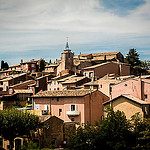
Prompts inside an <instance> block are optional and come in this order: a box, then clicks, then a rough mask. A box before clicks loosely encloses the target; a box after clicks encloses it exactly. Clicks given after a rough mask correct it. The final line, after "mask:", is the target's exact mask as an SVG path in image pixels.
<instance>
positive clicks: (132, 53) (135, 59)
mask: <svg viewBox="0 0 150 150" xmlns="http://www.w3.org/2000/svg"><path fill="white" fill-rule="evenodd" d="M126 60H127V61H128V63H129V64H130V65H131V66H132V67H134V66H138V65H140V64H141V62H140V59H139V54H138V53H137V52H136V49H134V48H133V49H130V50H129V53H128V54H127V56H126Z"/></svg>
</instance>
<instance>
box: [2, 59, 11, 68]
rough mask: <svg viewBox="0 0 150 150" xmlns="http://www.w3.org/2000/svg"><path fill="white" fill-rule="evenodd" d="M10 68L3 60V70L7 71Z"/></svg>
mask: <svg viewBox="0 0 150 150" xmlns="http://www.w3.org/2000/svg"><path fill="white" fill-rule="evenodd" d="M8 68H9V66H8V63H7V62H4V61H3V60H2V61H1V69H4V70H7V69H8Z"/></svg>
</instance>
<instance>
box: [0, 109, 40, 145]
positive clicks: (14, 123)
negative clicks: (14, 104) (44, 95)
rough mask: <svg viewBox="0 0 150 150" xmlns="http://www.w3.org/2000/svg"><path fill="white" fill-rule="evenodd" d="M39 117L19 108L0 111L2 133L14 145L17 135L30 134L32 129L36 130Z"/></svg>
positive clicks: (0, 132) (0, 131)
mask: <svg viewBox="0 0 150 150" xmlns="http://www.w3.org/2000/svg"><path fill="white" fill-rule="evenodd" d="M38 124H39V118H38V117H37V116H35V115H32V114H30V113H28V112H24V111H19V110H17V109H6V110H3V111H0V134H1V135H2V136H3V137H4V138H5V139H6V140H9V142H10V145H12V146H13V140H14V138H15V137H16V136H23V135H27V136H28V137H29V136H30V130H36V129H37V126H38Z"/></svg>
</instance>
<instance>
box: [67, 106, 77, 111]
mask: <svg viewBox="0 0 150 150" xmlns="http://www.w3.org/2000/svg"><path fill="white" fill-rule="evenodd" d="M69 107H70V108H69V110H70V111H77V105H70V106H69Z"/></svg>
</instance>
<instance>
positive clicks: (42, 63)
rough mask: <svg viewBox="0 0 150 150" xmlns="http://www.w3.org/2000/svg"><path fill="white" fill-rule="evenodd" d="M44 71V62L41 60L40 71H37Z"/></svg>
mask: <svg viewBox="0 0 150 150" xmlns="http://www.w3.org/2000/svg"><path fill="white" fill-rule="evenodd" d="M44 69H45V60H44V59H42V60H41V61H40V69H39V71H40V72H42V71H43V70H44Z"/></svg>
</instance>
